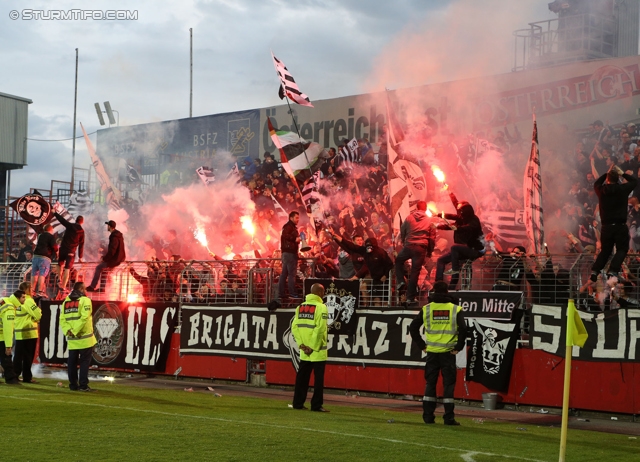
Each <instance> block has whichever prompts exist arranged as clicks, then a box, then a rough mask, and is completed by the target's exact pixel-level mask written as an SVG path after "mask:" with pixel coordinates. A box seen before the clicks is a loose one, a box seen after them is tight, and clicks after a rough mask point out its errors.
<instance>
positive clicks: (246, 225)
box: [196, 215, 256, 239]
mask: <svg viewBox="0 0 640 462" xmlns="http://www.w3.org/2000/svg"><path fill="white" fill-rule="evenodd" d="M240 223H242V229H244V230H245V231H246V232H248V233H249V234H251V238H252V239H253V235H254V234H255V232H256V227H255V226H254V224H253V222H252V221H251V217H250V216H249V215H243V216H241V217H240ZM196 239H197V238H196Z"/></svg>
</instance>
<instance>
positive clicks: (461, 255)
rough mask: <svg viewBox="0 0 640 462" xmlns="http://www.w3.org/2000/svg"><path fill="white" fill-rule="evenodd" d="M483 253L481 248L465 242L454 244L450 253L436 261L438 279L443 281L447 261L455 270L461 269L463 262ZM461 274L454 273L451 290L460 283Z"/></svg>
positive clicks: (450, 285)
mask: <svg viewBox="0 0 640 462" xmlns="http://www.w3.org/2000/svg"><path fill="white" fill-rule="evenodd" d="M480 255H482V253H481V252H480V251H479V250H476V249H472V248H471V247H469V246H467V245H464V244H453V245H452V246H451V249H450V250H449V252H448V253H445V254H444V255H443V256H441V257H440V258H438V261H437V262H436V281H442V280H443V279H444V268H445V266H446V265H447V263H451V269H452V270H453V271H460V267H461V264H460V263H461V262H462V261H464V260H475V259H476V258H478V257H479V256H480ZM459 279H460V274H453V275H452V276H451V281H450V282H449V290H455V289H456V286H457V285H458V280H459Z"/></svg>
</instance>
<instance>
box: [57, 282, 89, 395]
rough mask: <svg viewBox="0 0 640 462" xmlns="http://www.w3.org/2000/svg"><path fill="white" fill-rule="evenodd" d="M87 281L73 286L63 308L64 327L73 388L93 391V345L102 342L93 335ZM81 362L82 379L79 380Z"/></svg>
mask: <svg viewBox="0 0 640 462" xmlns="http://www.w3.org/2000/svg"><path fill="white" fill-rule="evenodd" d="M86 290H87V289H86V287H85V285H84V282H76V283H75V284H74V285H73V290H72V291H71V293H70V294H69V296H67V298H66V299H65V300H64V303H63V304H62V309H61V310H60V329H62V332H63V333H64V335H65V336H66V338H67V345H68V346H69V360H68V362H67V366H68V370H67V373H68V376H69V389H70V390H72V391H93V389H92V388H90V387H89V366H90V365H91V353H92V351H93V346H94V345H95V344H96V343H98V341H97V340H96V337H95V335H93V316H92V307H91V300H89V298H88V297H87V296H86V294H87V292H86ZM78 363H79V364H80V380H78Z"/></svg>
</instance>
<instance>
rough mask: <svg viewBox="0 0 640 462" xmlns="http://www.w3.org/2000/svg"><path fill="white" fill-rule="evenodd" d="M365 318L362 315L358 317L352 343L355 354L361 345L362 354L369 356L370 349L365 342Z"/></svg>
mask: <svg viewBox="0 0 640 462" xmlns="http://www.w3.org/2000/svg"><path fill="white" fill-rule="evenodd" d="M366 323H367V318H366V317H365V316H362V317H360V318H359V319H358V327H357V328H356V342H355V345H353V354H357V353H358V350H359V349H360V347H362V354H363V355H365V356H369V353H370V352H371V349H370V348H369V345H368V344H367V330H366V328H365V327H366Z"/></svg>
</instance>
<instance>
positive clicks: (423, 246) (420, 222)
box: [395, 201, 436, 304]
mask: <svg viewBox="0 0 640 462" xmlns="http://www.w3.org/2000/svg"><path fill="white" fill-rule="evenodd" d="M426 210H427V203H426V202H425V201H418V203H417V204H416V210H414V211H413V212H412V213H411V214H410V215H409V216H408V217H407V218H406V220H404V221H403V222H402V225H401V226H400V239H401V240H402V243H403V245H404V247H403V248H402V250H401V251H400V253H399V254H398V256H397V257H396V263H395V269H396V284H397V286H396V287H397V288H398V290H401V289H402V288H403V286H404V285H405V279H404V277H405V276H404V274H405V271H404V263H405V262H406V261H407V260H409V259H410V260H411V273H410V275H409V285H408V287H407V304H413V303H416V296H417V295H418V278H419V276H420V270H421V269H422V266H423V265H424V261H425V259H426V258H427V257H431V252H433V247H434V245H435V239H436V228H435V224H434V223H433V222H432V220H431V219H430V218H429V217H428V216H427V214H426Z"/></svg>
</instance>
